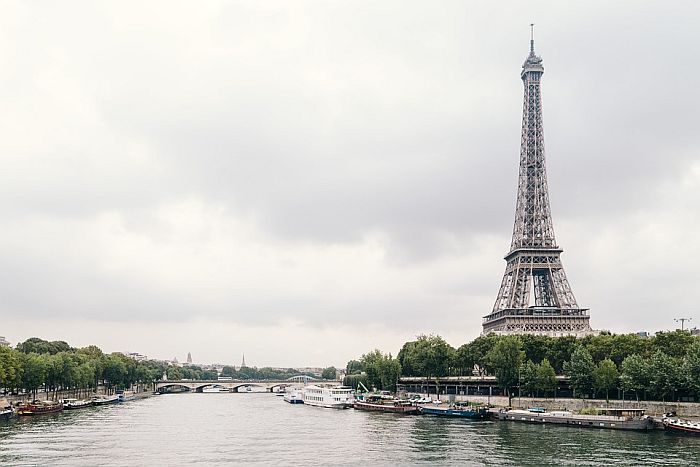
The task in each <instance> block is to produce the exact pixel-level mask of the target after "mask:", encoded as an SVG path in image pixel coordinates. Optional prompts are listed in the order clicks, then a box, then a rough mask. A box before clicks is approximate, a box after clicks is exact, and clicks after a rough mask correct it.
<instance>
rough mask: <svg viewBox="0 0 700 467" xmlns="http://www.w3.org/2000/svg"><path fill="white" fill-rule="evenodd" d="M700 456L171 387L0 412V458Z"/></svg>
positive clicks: (545, 431)
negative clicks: (4, 415)
mask: <svg viewBox="0 0 700 467" xmlns="http://www.w3.org/2000/svg"><path fill="white" fill-rule="evenodd" d="M192 464H198V465H204V466H206V465H231V464H243V465H250V464H278V465H304V466H308V465H324V466H325V465H347V464H352V465H357V464H362V465H414V464H430V465H475V466H476V465H571V466H583V465H630V466H638V465H651V464H654V465H684V466H687V465H699V464H700V438H690V437H680V436H675V435H671V434H668V433H664V432H663V431H660V432H653V433H637V432H621V431H610V430H591V429H588V430H586V429H577V428H570V427H556V426H540V425H528V424H520V423H513V422H492V421H470V420H459V419H445V418H436V417H430V416H411V415H394V414H381V413H367V412H361V411H357V410H352V409H348V410H333V409H323V408H317V407H310V406H304V405H291V404H287V403H285V402H284V401H283V400H282V398H281V397H276V396H274V395H272V394H235V393H232V394H196V393H188V394H168V395H162V396H154V397H150V398H147V399H141V400H136V401H131V402H127V403H124V404H121V405H111V406H102V407H91V408H88V409H83V410H77V411H71V412H63V413H58V414H50V415H42V416H37V417H21V418H15V419H14V420H13V421H10V422H5V423H3V422H0V465H3V466H4V465H8V466H11V465H18V466H25V465H31V466H61V465H70V466H73V465H78V466H98V465H109V466H141V465H148V466H161V465H162V466H172V465H192Z"/></svg>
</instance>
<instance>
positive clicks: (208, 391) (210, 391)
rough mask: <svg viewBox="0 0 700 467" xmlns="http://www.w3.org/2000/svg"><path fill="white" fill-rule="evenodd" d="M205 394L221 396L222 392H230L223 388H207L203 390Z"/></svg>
mask: <svg viewBox="0 0 700 467" xmlns="http://www.w3.org/2000/svg"><path fill="white" fill-rule="evenodd" d="M202 392H203V393H204V394H219V393H222V392H230V391H229V390H228V389H227V388H222V387H221V386H207V387H205V388H202Z"/></svg>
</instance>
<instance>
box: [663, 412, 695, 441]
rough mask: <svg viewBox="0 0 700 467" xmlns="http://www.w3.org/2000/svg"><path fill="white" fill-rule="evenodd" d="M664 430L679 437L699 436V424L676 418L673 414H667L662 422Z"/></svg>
mask: <svg viewBox="0 0 700 467" xmlns="http://www.w3.org/2000/svg"><path fill="white" fill-rule="evenodd" d="M662 423H663V425H664V430H666V431H668V432H671V433H677V434H681V435H695V436H700V422H697V421H694V420H686V419H684V418H679V417H676V415H675V414H667V416H665V417H664V419H663V420H662Z"/></svg>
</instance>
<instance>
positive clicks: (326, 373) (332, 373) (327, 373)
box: [321, 366, 338, 379]
mask: <svg viewBox="0 0 700 467" xmlns="http://www.w3.org/2000/svg"><path fill="white" fill-rule="evenodd" d="M337 374H338V370H336V369H335V367H334V366H329V367H328V368H324V369H323V371H322V372H321V378H323V379H335V378H336V376H337Z"/></svg>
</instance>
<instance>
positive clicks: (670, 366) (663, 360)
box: [649, 350, 683, 401]
mask: <svg viewBox="0 0 700 467" xmlns="http://www.w3.org/2000/svg"><path fill="white" fill-rule="evenodd" d="M679 368H680V364H679V362H678V360H677V359H675V358H673V357H671V356H669V355H667V354H666V353H665V352H662V351H661V350H657V351H656V352H654V355H652V356H651V362H650V365H649V369H650V374H649V389H651V391H652V393H654V395H655V396H656V397H660V398H661V399H662V400H664V401H665V400H666V398H667V397H668V396H673V395H674V393H675V391H676V389H677V388H678V387H679V386H681V385H682V383H683V381H682V379H681V375H680V372H679Z"/></svg>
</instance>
